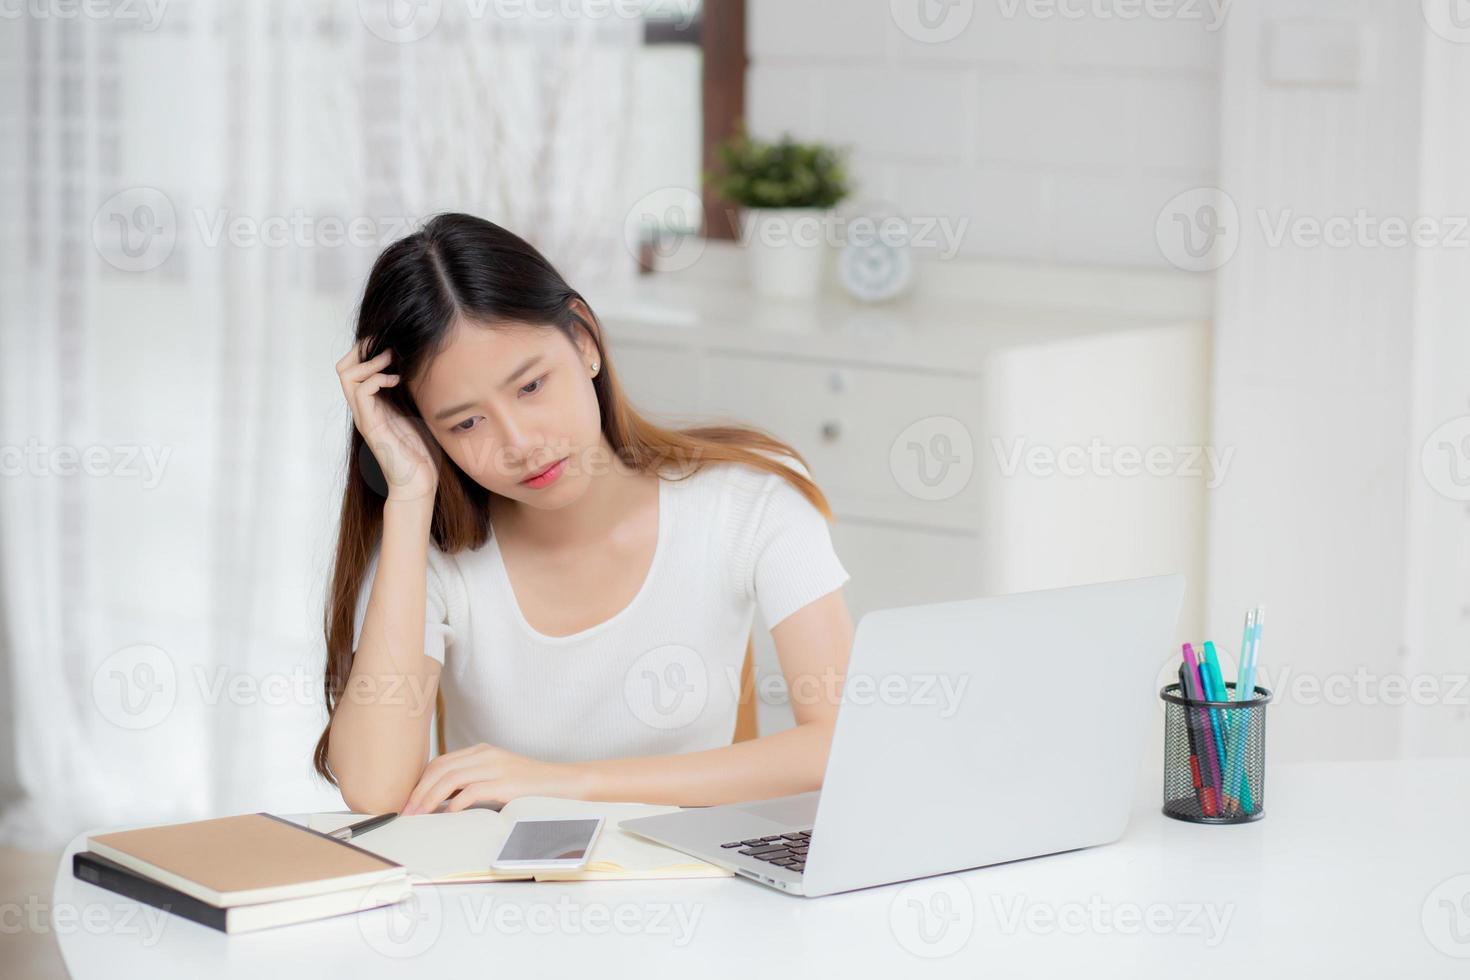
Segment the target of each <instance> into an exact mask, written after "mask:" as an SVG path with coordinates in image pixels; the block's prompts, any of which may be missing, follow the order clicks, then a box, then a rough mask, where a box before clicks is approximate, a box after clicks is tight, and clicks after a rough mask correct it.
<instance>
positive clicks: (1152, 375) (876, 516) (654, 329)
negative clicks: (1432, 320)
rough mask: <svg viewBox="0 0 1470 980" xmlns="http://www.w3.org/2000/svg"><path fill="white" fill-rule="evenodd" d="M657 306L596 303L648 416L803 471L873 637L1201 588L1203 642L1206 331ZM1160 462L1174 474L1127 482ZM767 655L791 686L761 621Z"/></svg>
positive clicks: (696, 302) (1149, 320)
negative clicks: (1146, 592)
mask: <svg viewBox="0 0 1470 980" xmlns="http://www.w3.org/2000/svg"><path fill="white" fill-rule="evenodd" d="M655 278H658V279H662V278H663V277H655ZM640 288H642V289H645V290H647V291H648V292H646V293H643V294H640V295H637V296H634V297H631V298H629V297H613V298H612V299H610V300H608V301H607V302H603V303H600V304H599V303H598V302H597V301H596V300H595V299H594V309H595V310H596V311H597V312H598V314H599V317H600V318H601V320H602V321H603V326H604V330H605V333H606V337H607V343H608V348H609V351H610V353H611V357H612V360H613V362H614V365H615V369H616V371H617V372H618V374H619V376H620V377H621V378H622V379H623V381H624V384H625V386H626V388H627V389H628V393H629V395H630V397H631V398H632V400H633V402H634V404H636V405H639V406H641V407H646V408H648V409H649V410H651V411H656V412H658V413H659V414H660V415H661V416H663V417H666V418H668V417H676V418H681V419H691V420H692V419H699V420H701V421H715V420H725V421H735V422H744V423H748V424H751V425H754V426H756V427H758V428H761V429H764V430H766V431H768V432H770V433H772V434H773V435H775V436H777V437H779V438H781V439H783V440H785V441H787V442H789V443H790V444H791V445H793V446H794V447H795V448H796V449H797V450H798V451H800V452H801V453H802V455H803V456H804V457H805V458H806V460H807V462H808V464H809V465H810V467H811V471H812V475H813V477H814V478H815V479H816V481H817V483H818V485H819V486H821V488H822V490H823V492H824V493H826V494H827V497H828V499H829V501H830V502H831V504H832V508H833V511H834V513H835V515H836V518H837V520H836V522H835V523H834V525H833V527H832V536H833V541H834V544H835V546H836V548H837V552H838V555H839V556H840V557H841V559H842V561H843V564H844V565H845V566H846V567H847V569H848V571H849V572H850V573H851V574H852V580H851V581H850V582H849V583H848V585H847V587H846V594H847V598H848V604H849V608H850V609H851V611H852V614H853V617H854V620H856V619H857V618H859V617H860V616H861V615H862V614H863V613H865V612H867V611H869V610H872V609H876V608H883V607H891V606H899V605H912V604H917V603H924V602H939V601H946V600H952V599H960V598H966V597H972V596H978V595H990V594H998V593H1005V592H1016V591H1024V590H1029V589H1040V588H1052V587H1060V586H1065V585H1073V584H1078V583H1081V582H1088V581H1101V580H1106V579H1118V578H1130V577H1134V576H1139V575H1149V574H1159V573H1166V572H1182V573H1184V575H1185V577H1186V579H1187V580H1188V582H1189V591H1188V594H1187V597H1186V604H1185V611H1184V614H1183V617H1182V621H1181V624H1180V625H1181V629H1180V636H1181V637H1192V636H1193V635H1194V633H1195V632H1196V631H1197V628H1198V618H1199V609H1200V606H1201V601H1200V600H1201V594H1200V586H1201V584H1202V583H1201V581H1200V569H1201V564H1202V554H1201V548H1202V537H1203V508H1204V484H1205V481H1206V479H1208V478H1209V473H1208V472H1198V473H1191V472H1190V470H1189V468H1188V466H1187V465H1186V464H1187V463H1188V462H1189V460H1188V459H1187V457H1188V456H1189V455H1190V453H1191V451H1192V450H1194V451H1198V450H1200V449H1201V447H1203V445H1204V440H1205V431H1206V416H1205V410H1204V403H1205V394H1206V391H1207V379H1208V374H1207V363H1208V357H1207V343H1208V329H1207V325H1206V324H1205V323H1204V322H1202V321H1199V320H1197V319H1189V318H1177V319H1169V318H1160V317H1158V316H1147V315H1140V316H1139V317H1137V318H1130V317H1128V316H1126V315H1119V314H1118V313H1117V312H1116V311H1113V312H1109V313H1106V314H1092V313H1088V312H1085V311H1074V312H1065V311H1064V312H1060V313H1059V312H1056V311H1043V312H1041V313H1032V312H1029V311H1017V310H1009V311H1005V312H1000V311H993V310H992V311H985V310H983V309H982V308H975V307H965V306H962V307H958V308H956V307H948V308H941V309H938V310H935V309H924V310H918V309H912V308H904V307H901V306H900V307H892V308H879V309H867V308H857V307H854V306H852V305H850V304H846V303H845V302H844V301H842V300H834V299H829V300H826V301H823V302H821V303H818V304H815V305H813V306H812V307H810V308H808V309H807V310H805V311H803V310H802V309H801V308H795V309H793V307H791V306H790V305H771V301H762V300H759V299H756V298H754V297H751V296H749V295H748V294H746V293H745V292H744V291H743V290H741V289H739V288H738V287H725V288H721V287H718V286H709V285H706V286H702V287H700V288H693V289H680V288H678V287H677V286H671V285H670V284H669V283H668V282H666V281H665V282H659V283H657V284H653V283H650V284H647V285H643V284H640ZM655 311H656V314H657V315H653V314H654V312H655ZM671 311H672V312H671ZM1150 450H1153V451H1154V458H1155V460H1160V459H1163V458H1165V457H1167V458H1168V459H1170V460H1171V461H1172V463H1171V471H1170V472H1165V473H1162V474H1161V473H1159V472H1132V471H1130V469H1129V466H1128V465H1126V464H1122V463H1121V462H1120V451H1121V456H1122V457H1126V459H1127V460H1129V461H1131V460H1132V459H1133V456H1134V454H1139V455H1140V456H1141V454H1146V453H1148V452H1149V451H1150ZM1100 453H1101V455H1100ZM1140 465H1141V463H1140ZM945 466H954V467H959V469H957V470H954V471H953V472H951V473H949V474H947V475H945V474H944V473H943V467H945ZM1135 469H1137V467H1135ZM1155 470H1157V467H1155ZM938 475H942V476H943V477H944V478H943V480H938V479H936V476H938ZM756 651H757V666H758V669H759V671H760V673H761V674H762V675H767V674H772V673H779V670H780V668H779V664H778V663H777V660H776V657H775V653H774V649H773V645H772V643H771V640H770V635H769V631H768V630H767V629H766V626H765V624H764V623H761V622H760V621H759V617H757V632H756ZM1165 655H1166V651H1161V653H1160V660H1161V661H1162V660H1163V659H1164V656H1165ZM760 717H761V730H762V731H763V732H769V731H773V730H777V729H779V728H782V727H785V726H787V725H789V724H790V723H791V716H790V712H789V709H788V708H787V707H786V706H785V705H784V704H775V705H770V704H765V703H763V704H762V705H761V712H760Z"/></svg>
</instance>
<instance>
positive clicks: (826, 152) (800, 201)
mask: <svg viewBox="0 0 1470 980" xmlns="http://www.w3.org/2000/svg"><path fill="white" fill-rule="evenodd" d="M717 152H718V154H719V158H720V162H721V163H722V164H723V166H722V168H721V171H720V172H719V173H707V174H706V177H707V178H708V179H709V180H711V181H712V182H713V184H714V188H715V190H716V192H717V193H718V194H719V195H720V196H721V197H723V198H724V199H725V200H727V201H730V202H732V203H734V204H738V205H740V207H741V209H742V211H741V215H740V240H741V242H742V243H743V244H744V246H745V251H746V257H747V265H748V268H749V270H750V283H751V287H752V288H753V289H754V290H755V291H756V292H757V293H760V294H761V295H764V296H778V297H784V298H797V299H800V298H809V297H811V296H815V295H816V294H817V293H818V292H819V291H820V290H821V287H822V277H823V273H824V270H825V269H826V264H827V253H828V252H829V251H830V249H829V244H830V241H829V239H830V238H831V234H830V228H831V221H830V217H831V212H832V209H833V208H834V207H835V206H836V205H837V204H838V203H840V202H841V201H842V200H843V199H844V198H846V197H847V195H848V194H849V193H850V191H851V188H850V187H849V184H848V176H847V166H846V160H845V156H846V149H845V148H839V147H833V146H828V145H824V144H821V143H800V142H797V141H795V140H793V139H792V138H791V136H790V135H789V134H786V133H783V134H782V135H781V138H780V139H779V140H777V141H775V142H773V143H772V142H765V141H762V140H758V139H754V138H752V137H751V136H750V134H749V133H747V132H746V129H745V124H744V122H741V123H740V124H739V125H738V126H737V128H736V132H735V135H734V136H732V137H731V138H730V139H728V140H727V141H725V142H724V143H722V144H721V145H720V146H719V147H718V148H717Z"/></svg>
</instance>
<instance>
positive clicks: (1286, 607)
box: [1207, 0, 1464, 761]
mask: <svg viewBox="0 0 1470 980" xmlns="http://www.w3.org/2000/svg"><path fill="white" fill-rule="evenodd" d="M1425 41H1426V26H1425V22H1424V20H1423V18H1422V16H1421V14H1420V9H1419V4H1417V3H1414V4H1386V3H1380V2H1376V0H1355V2H1327V0H1269V2H1268V0H1240V2H1238V3H1236V4H1235V6H1234V8H1233V9H1232V12H1231V15H1230V18H1229V20H1228V23H1227V26H1226V37H1225V50H1226V58H1225V61H1224V64H1223V72H1222V78H1221V91H1222V93H1223V99H1222V104H1223V112H1222V135H1221V144H1222V150H1223V156H1222V165H1221V186H1222V187H1223V188H1224V189H1225V190H1226V191H1227V192H1228V193H1229V194H1230V195H1231V197H1232V199H1233V201H1234V203H1235V205H1236V207H1237V208H1238V209H1239V213H1240V217H1241V221H1240V230H1241V239H1240V246H1239V251H1238V253H1237V254H1236V255H1235V257H1234V258H1233V259H1232V260H1230V261H1229V262H1228V264H1226V265H1225V266H1224V267H1223V268H1222V269H1221V270H1220V272H1219V274H1218V278H1217V283H1216V295H1217V299H1218V308H1217V315H1216V329H1215V338H1216V348H1215V375H1214V390H1215V429H1214V440H1215V442H1216V443H1217V444H1219V445H1226V446H1230V445H1233V446H1236V447H1238V448H1239V452H1238V453H1237V456H1236V462H1235V467H1234V470H1233V472H1232V475H1231V478H1230V480H1229V481H1228V482H1227V483H1226V484H1225V485H1224V486H1223V487H1222V488H1221V489H1220V490H1219V491H1217V492H1216V493H1215V494H1214V495H1213V497H1212V499H1211V523H1210V539H1209V559H1208V561H1209V570H1210V571H1209V577H1210V583H1209V596H1210V599H1209V607H1208V613H1207V620H1208V622H1209V623H1210V625H1211V627H1212V628H1213V629H1215V630H1216V631H1217V632H1223V633H1226V634H1227V635H1228V633H1229V632H1231V631H1232V630H1233V631H1234V632H1236V633H1238V632H1239V625H1238V623H1239V618H1240V615H1241V610H1243V609H1244V608H1245V606H1246V605H1248V604H1250V603H1252V602H1255V601H1264V602H1265V604H1266V605H1267V607H1268V610H1269V611H1268V619H1267V628H1266V640H1265V643H1264V649H1263V657H1264V659H1263V663H1264V666H1265V668H1266V669H1267V671H1268V675H1267V678H1268V681H1269V682H1270V684H1271V686H1272V687H1274V688H1275V690H1276V693H1277V704H1276V707H1274V708H1273V709H1272V721H1271V727H1272V732H1273V734H1272V737H1271V749H1270V754H1271V757H1273V758H1274V759H1276V760H1277V761H1288V760H1291V759H1296V758H1303V757H1311V758H1378V757H1392V756H1395V755H1400V754H1403V753H1404V752H1405V751H1406V746H1405V744H1404V740H1403V738H1402V731H1403V727H1404V725H1405V723H1406V721H1408V720H1409V719H1412V718H1415V717H1416V716H1417V714H1418V710H1419V709H1416V708H1413V707H1406V706H1405V705H1404V704H1403V703H1402V701H1400V702H1399V703H1397V704H1396V703H1394V702H1395V701H1396V700H1398V699H1399V698H1402V697H1403V695H1402V693H1395V690H1396V688H1395V687H1394V686H1393V685H1397V684H1398V683H1400V682H1399V681H1397V680H1395V678H1404V679H1405V681H1407V680H1409V679H1411V676H1412V671H1413V667H1412V664H1411V660H1410V656H1409V648H1408V644H1407V643H1406V639H1405V637H1406V626H1407V624H1406V605H1405V596H1406V595H1408V594H1409V589H1410V584H1409V583H1410V582H1411V581H1413V580H1414V579H1415V578H1417V577H1418V572H1417V571H1416V572H1415V573H1414V574H1410V569H1411V568H1417V567H1418V566H1419V561H1418V559H1417V557H1415V556H1413V555H1411V553H1410V550H1409V548H1408V537H1407V527H1406V520H1405V515H1406V508H1407V507H1408V506H1409V500H1410V499H1411V496H1412V495H1413V494H1414V492H1415V489H1416V486H1417V484H1418V483H1419V482H1420V481H1421V477H1420V476H1419V473H1418V467H1417V465H1415V464H1414V463H1411V460H1412V459H1414V458H1415V457H1417V453H1418V446H1419V444H1420V443H1421V442H1422V441H1423V436H1422V435H1416V434H1415V432H1414V425H1413V421H1412V419H1411V406H1412V405H1413V401H1414V392H1415V382H1414V377H1415V376H1414V368H1413V355H1412V352H1413V349H1414V344H1415V337H1414V330H1413V322H1414V306H1415V270H1416V263H1419V262H1421V261H1425V260H1429V259H1431V258H1432V256H1433V255H1434V252H1435V251H1436V250H1435V249H1420V250H1415V249H1413V248H1410V247H1390V246H1389V245H1388V244H1387V242H1388V239H1386V238H1383V237H1382V232H1381V226H1380V225H1377V224H1376V223H1377V222H1380V221H1383V220H1385V219H1388V218H1398V219H1402V220H1413V219H1415V218H1416V217H1417V216H1418V215H1419V214H1420V200H1419V196H1418V188H1419V168H1420V138H1421V96H1422V93H1421V88H1420V79H1421V68H1422V56H1423V50H1424V44H1425ZM1283 52H1295V54H1294V55H1292V56H1291V57H1284V55H1283ZM1277 58H1280V59H1281V60H1277ZM1354 66H1356V67H1354ZM1454 104H1455V105H1456V106H1457V108H1458V109H1460V110H1461V111H1463V94H1461V95H1460V96H1459V97H1457V98H1456V99H1455V100H1454ZM1455 182H1456V183H1457V184H1458V185H1459V186H1463V182H1464V172H1463V168H1462V167H1461V168H1460V171H1459V173H1458V174H1457V175H1456V177H1455ZM1360 213H1361V214H1362V215H1363V221H1364V227H1366V228H1367V229H1368V230H1367V231H1366V232H1364V233H1362V234H1359V232H1357V231H1352V232H1351V233H1350V234H1349V237H1348V240H1347V241H1346V242H1345V243H1344V244H1343V245H1340V246H1332V245H1328V244H1324V243H1317V244H1310V243H1308V242H1293V241H1292V240H1291V239H1289V238H1288V239H1287V240H1285V241H1284V242H1281V243H1279V244H1273V243H1272V241H1271V235H1270V234H1268V233H1267V232H1266V231H1265V230H1264V229H1263V222H1264V223H1265V224H1266V225H1270V226H1272V227H1279V223H1280V222H1281V221H1282V220H1283V219H1284V218H1289V219H1290V220H1291V221H1292V222H1293V223H1296V224H1297V226H1298V227H1308V226H1307V225H1303V224H1302V222H1320V221H1326V220H1329V219H1332V218H1349V219H1352V220H1354V221H1358V220H1359V219H1358V215H1359V214H1360ZM1416 462H1417V460H1415V463H1416ZM1424 598H1427V596H1426V595H1424V594H1419V593H1416V594H1415V595H1414V596H1413V598H1412V601H1414V602H1418V601H1420V600H1422V599H1424Z"/></svg>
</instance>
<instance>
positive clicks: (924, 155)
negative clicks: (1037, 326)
mask: <svg viewBox="0 0 1470 980" xmlns="http://www.w3.org/2000/svg"><path fill="white" fill-rule="evenodd" d="M1098 5H1099V4H1098V3H1088V4H1080V3H1071V4H1067V5H1063V6H1061V7H1059V6H1056V5H1054V4H1052V3H1049V2H1037V0H1031V2H1030V3H1028V2H1026V0H1015V2H1014V3H1013V2H1011V0H976V2H975V3H974V4H973V5H972V6H970V7H969V9H971V10H973V15H972V16H971V17H970V19H969V21H968V22H967V23H965V24H964V27H963V29H962V30H960V31H959V33H958V34H957V36H955V37H953V39H951V40H948V41H943V42H939V43H929V42H926V41H924V40H920V39H918V38H917V37H916V36H915V35H919V36H925V35H924V32H923V31H922V30H920V29H917V28H916V27H914V25H908V31H907V32H906V30H905V28H904V26H901V25H900V24H899V23H898V21H897V20H896V15H895V13H894V9H895V8H899V9H902V8H903V7H904V5H903V4H902V3H899V4H890V3H888V2H887V0H856V2H854V0H750V3H749V30H748V38H747V43H748V47H749V52H750V67H749V75H748V81H747V118H748V120H749V123H750V128H751V131H752V132H753V133H754V134H755V135H758V136H764V137H775V136H777V135H779V134H780V133H781V132H782V131H785V130H789V131H790V132H791V133H792V135H793V136H795V137H796V138H798V139H822V140H829V141H834V142H838V143H845V144H851V145H852V147H853V152H852V156H851V162H852V165H853V172H854V176H855V177H856V178H857V179H858V181H859V182H860V183H861V186H860V188H859V189H858V194H857V195H856V200H866V199H872V198H878V199H882V200H886V201H890V202H892V203H893V204H895V205H896V206H898V207H900V208H902V209H903V210H905V211H907V212H909V213H911V214H917V215H938V216H953V217H955V218H956V219H959V218H968V219H969V221H970V224H969V226H968V231H967V234H966V236H965V240H964V243H963V248H962V254H967V255H976V256H988V257H1001V258H1019V259H1028V260H1036V261H1043V262H1049V261H1056V262H1080V263H1100V264H1105V265H1119V264H1123V265H1142V266H1152V267H1167V265H1166V263H1165V262H1164V260H1163V259H1162V257H1161V256H1160V253H1159V249H1158V246H1157V245H1156V243H1155V241H1154V219H1155V217H1156V216H1157V215H1158V213H1159V211H1160V209H1161V208H1162V207H1163V205H1164V204H1165V202H1167V201H1168V200H1169V199H1170V198H1171V197H1173V196H1174V195H1175V194H1177V193H1179V192H1180V191H1183V190H1187V189H1189V188H1193V187H1197V186H1200V185H1201V184H1211V183H1213V178H1214V175H1215V172H1216V158H1217V156H1218V152H1217V142H1216V132H1217V128H1218V127H1217V118H1218V117H1217V101H1218V99H1217V92H1216V81H1215V79H1216V68H1217V63H1218V58H1219V33H1218V31H1215V30H1211V29H1210V23H1211V22H1210V19H1209V18H1210V14H1209V7H1208V4H1205V3H1199V4H1190V5H1188V8H1187V10H1192V11H1194V13H1195V14H1196V15H1199V16H1200V18H1201V19H1189V15H1188V14H1187V13H1186V14H1185V15H1182V16H1179V17H1172V18H1167V19H1147V18H1139V19H1133V20H1121V19H1118V18H1117V17H1106V16H1104V17H1098V16H1093V15H1088V16H1086V17H1082V18H1080V19H1071V18H1069V17H1066V16H1063V14H1062V10H1063V9H1064V8H1065V9H1068V10H1079V9H1085V10H1091V9H1093V8H1094V7H1096V6H1098ZM1101 6H1102V7H1103V8H1104V9H1105V10H1106V9H1110V8H1109V6H1108V3H1107V2H1106V0H1103V2H1102V4H1101ZM946 9H948V11H949V12H950V16H952V17H961V18H962V17H963V16H964V12H965V10H966V9H967V5H966V4H964V3H959V4H952V5H950V6H949V7H948V8H946ZM1008 11H1014V14H1013V15H1012V16H1007V12H1008ZM1028 11H1030V12H1028ZM1048 12H1050V13H1049V14H1048ZM961 22H962V21H960V20H956V21H952V22H947V23H946V29H947V31H953V29H954V28H955V27H957V26H958V25H959V24H960V23H961Z"/></svg>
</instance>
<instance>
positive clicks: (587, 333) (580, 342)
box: [571, 299, 602, 377]
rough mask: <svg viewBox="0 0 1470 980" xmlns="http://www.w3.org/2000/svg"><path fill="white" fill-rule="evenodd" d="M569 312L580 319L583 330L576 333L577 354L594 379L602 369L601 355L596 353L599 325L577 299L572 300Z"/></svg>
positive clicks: (600, 336) (599, 338) (599, 340)
mask: <svg viewBox="0 0 1470 980" xmlns="http://www.w3.org/2000/svg"><path fill="white" fill-rule="evenodd" d="M571 311H572V313H574V314H575V315H576V316H578V317H579V318H581V320H582V325H583V329H582V330H579V331H577V339H576V344H577V354H578V356H580V357H581V358H582V363H583V364H585V365H586V366H587V371H588V373H589V374H591V375H593V376H594V377H595V376H596V374H597V372H598V371H599V370H600V369H601V368H602V363H601V362H602V355H601V354H600V353H599V352H598V348H599V347H600V345H601V341H602V335H601V329H602V328H601V325H600V324H599V323H598V322H597V318H596V317H594V316H593V315H592V311H591V310H590V309H588V307H587V304H586V303H583V302H582V301H581V300H579V299H574V300H572V302H571Z"/></svg>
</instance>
